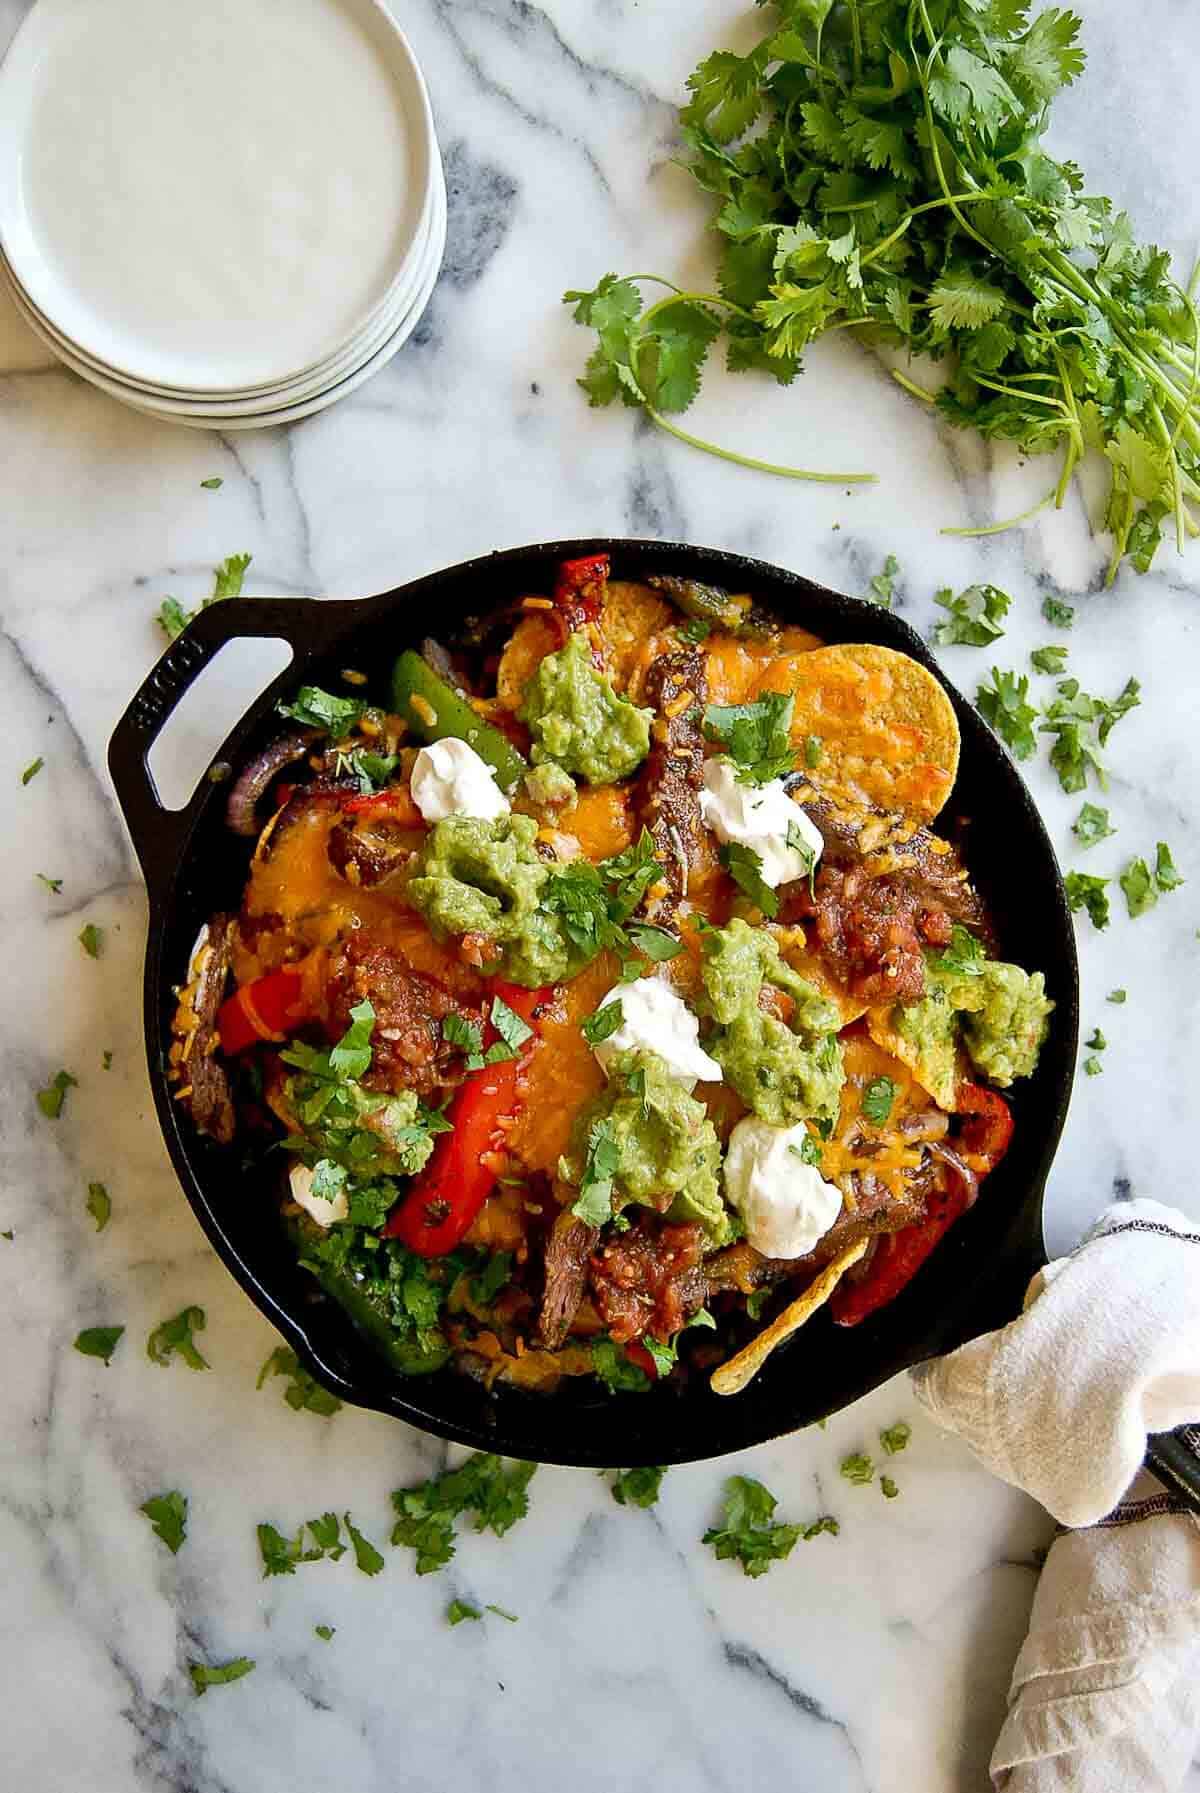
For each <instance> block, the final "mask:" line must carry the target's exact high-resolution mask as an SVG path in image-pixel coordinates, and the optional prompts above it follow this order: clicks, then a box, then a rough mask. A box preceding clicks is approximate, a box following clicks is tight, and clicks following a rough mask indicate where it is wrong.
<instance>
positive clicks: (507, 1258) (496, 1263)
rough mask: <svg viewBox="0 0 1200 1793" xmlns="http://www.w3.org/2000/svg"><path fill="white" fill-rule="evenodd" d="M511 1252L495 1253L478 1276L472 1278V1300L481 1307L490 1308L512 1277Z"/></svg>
mask: <svg viewBox="0 0 1200 1793" xmlns="http://www.w3.org/2000/svg"><path fill="white" fill-rule="evenodd" d="M512 1267H513V1254H512V1252H511V1251H494V1252H493V1253H492V1254H491V1256H490V1257H489V1258H488V1261H487V1263H486V1264H485V1265H484V1267H483V1269H482V1271H481V1272H480V1274H479V1275H478V1276H473V1277H472V1278H471V1298H472V1300H473V1301H477V1302H478V1303H479V1305H480V1307H490V1306H491V1304H492V1302H493V1301H494V1300H495V1299H496V1297H497V1295H498V1294H499V1293H500V1291H501V1289H503V1288H505V1287H507V1285H508V1282H509V1279H510V1277H511V1276H512Z"/></svg>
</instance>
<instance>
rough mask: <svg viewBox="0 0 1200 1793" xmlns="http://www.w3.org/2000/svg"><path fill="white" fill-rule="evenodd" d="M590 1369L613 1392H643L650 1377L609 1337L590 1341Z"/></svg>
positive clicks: (648, 1383) (648, 1384) (648, 1385)
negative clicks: (631, 1361)
mask: <svg viewBox="0 0 1200 1793" xmlns="http://www.w3.org/2000/svg"><path fill="white" fill-rule="evenodd" d="M592 1369H593V1371H594V1372H595V1374H596V1375H597V1376H599V1378H600V1380H601V1382H603V1383H605V1384H606V1386H607V1387H608V1389H609V1390H610V1392H611V1393H613V1394H639V1395H640V1394H645V1393H646V1391H647V1389H648V1388H649V1387H650V1378H649V1376H647V1374H646V1372H645V1370H643V1369H639V1367H638V1365H637V1364H636V1363H630V1361H629V1359H628V1357H626V1355H625V1352H624V1350H623V1349H622V1347H621V1346H620V1345H614V1344H613V1342H612V1340H611V1339H594V1340H593V1341H592Z"/></svg>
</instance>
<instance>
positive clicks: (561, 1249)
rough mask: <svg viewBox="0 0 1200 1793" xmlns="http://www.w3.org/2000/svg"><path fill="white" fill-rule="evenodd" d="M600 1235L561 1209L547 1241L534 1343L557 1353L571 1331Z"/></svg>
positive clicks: (573, 1215) (566, 1210)
mask: <svg viewBox="0 0 1200 1793" xmlns="http://www.w3.org/2000/svg"><path fill="white" fill-rule="evenodd" d="M599 1237H600V1234H599V1231H598V1230H597V1228H596V1227H594V1226H588V1224H587V1222H586V1221H583V1220H580V1219H579V1217H578V1215H575V1214H572V1212H571V1210H570V1209H569V1208H564V1209H563V1210H562V1212H561V1213H560V1214H559V1215H558V1217H557V1218H556V1220H555V1222H554V1225H553V1226H552V1227H551V1229H550V1235H549V1237H548V1239H547V1240H546V1283H545V1288H544V1290H543V1293H542V1305H541V1308H540V1310H539V1312H538V1319H537V1341H538V1344H539V1345H544V1346H545V1348H546V1349H547V1350H548V1351H557V1350H558V1348H559V1346H560V1345H561V1344H562V1343H563V1342H564V1340H565V1339H566V1336H567V1334H568V1333H569V1332H570V1330H571V1325H572V1322H573V1321H574V1319H575V1315H576V1314H577V1313H578V1312H579V1304H580V1302H581V1301H582V1300H583V1297H584V1293H585V1291H586V1289H587V1275H588V1259H589V1258H590V1257H591V1255H592V1253H593V1251H595V1249H596V1244H597V1241H598V1240H599Z"/></svg>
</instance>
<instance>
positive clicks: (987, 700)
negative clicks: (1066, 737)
mask: <svg viewBox="0 0 1200 1793" xmlns="http://www.w3.org/2000/svg"><path fill="white" fill-rule="evenodd" d="M1028 697H1029V680H1028V678H1027V677H1026V676H1025V675H1024V674H1023V673H1022V674H1021V676H1020V677H1018V676H1017V674H1016V673H1013V672H1001V670H1000V668H999V667H998V666H993V667H992V683H991V685H980V686H979V688H978V690H977V691H976V693H975V707H976V708H977V709H978V711H979V713H980V715H981V716H982V717H983V719H984V721H985V722H986V723H987V724H988V726H989V727H990V728H992V729H994V730H995V732H996V734H998V735H999V736H1000V739H1001V740H1002V741H1004V742H1005V743H1006V744H1007V745H1008V747H1009V748H1010V749H1011V751H1012V754H1013V757H1014V759H1018V760H1027V759H1028V758H1029V757H1030V755H1031V754H1032V753H1033V752H1034V751H1035V750H1036V747H1037V740H1036V738H1035V736H1034V732H1033V728H1032V726H1031V724H1032V723H1033V722H1034V721H1035V720H1036V718H1037V714H1038V712H1037V710H1036V708H1035V707H1034V706H1033V705H1032V704H1030V703H1029V702H1028V701H1027V700H1028Z"/></svg>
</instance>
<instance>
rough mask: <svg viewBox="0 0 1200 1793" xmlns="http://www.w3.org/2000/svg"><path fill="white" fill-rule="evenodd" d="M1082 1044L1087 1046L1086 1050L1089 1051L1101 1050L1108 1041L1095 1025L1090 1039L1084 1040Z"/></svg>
mask: <svg viewBox="0 0 1200 1793" xmlns="http://www.w3.org/2000/svg"><path fill="white" fill-rule="evenodd" d="M1084 1045H1085V1046H1087V1048H1088V1050H1089V1051H1091V1052H1103V1051H1104V1049H1105V1048H1106V1046H1107V1045H1108V1041H1107V1040H1106V1039H1105V1037H1104V1035H1103V1034H1102V1033H1101V1031H1100V1029H1099V1028H1098V1027H1097V1028H1094V1029H1093V1031H1092V1037H1091V1039H1090V1040H1085V1041H1084Z"/></svg>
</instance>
